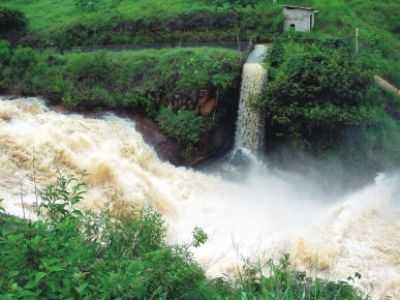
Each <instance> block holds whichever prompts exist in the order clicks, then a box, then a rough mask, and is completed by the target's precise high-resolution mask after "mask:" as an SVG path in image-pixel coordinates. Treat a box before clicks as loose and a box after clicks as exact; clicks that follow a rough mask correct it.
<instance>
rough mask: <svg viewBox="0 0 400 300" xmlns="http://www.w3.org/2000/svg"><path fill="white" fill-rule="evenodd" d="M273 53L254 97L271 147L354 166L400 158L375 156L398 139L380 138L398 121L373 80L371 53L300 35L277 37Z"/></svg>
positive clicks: (375, 165)
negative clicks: (336, 159) (261, 90)
mask: <svg viewBox="0 0 400 300" xmlns="http://www.w3.org/2000/svg"><path fill="white" fill-rule="evenodd" d="M271 53H272V55H271V56H270V58H269V61H268V64H269V67H270V72H269V74H270V76H269V77H270V78H269V82H268V83H267V85H266V89H265V92H264V96H263V97H262V98H261V99H259V101H258V107H259V108H263V109H265V111H266V114H267V119H268V122H267V124H268V126H269V128H268V130H267V132H268V141H267V144H269V145H270V149H273V148H280V147H282V146H289V147H291V148H294V149H296V150H297V151H305V152H308V153H311V154H313V155H314V156H316V157H319V158H323V157H327V156H331V155H334V156H339V157H340V160H344V161H345V162H346V166H347V168H348V169H350V168H352V167H353V168H354V170H358V171H359V168H366V169H368V170H369V171H372V172H376V171H379V170H381V169H382V168H383V167H384V166H383V165H385V167H387V164H386V163H383V161H386V162H387V161H389V160H390V159H395V160H396V161H399V160H398V155H394V156H391V158H389V157H386V159H383V160H381V161H379V159H378V157H380V158H382V156H384V155H383V154H384V153H386V151H389V149H393V148H396V147H397V146H400V143H399V142H398V141H397V139H393V140H390V141H389V140H388V139H384V136H387V135H388V134H390V135H392V133H389V132H393V126H398V125H396V121H395V120H393V119H392V118H391V116H390V115H389V114H388V113H387V112H386V110H387V108H388V105H389V102H388V100H389V99H390V98H389V97H388V96H387V95H385V94H383V93H382V92H381V91H380V90H379V89H378V87H377V86H376V85H375V84H374V80H373V75H374V74H376V73H377V72H378V70H379V66H376V65H375V64H374V63H373V61H371V60H370V59H367V58H371V57H370V56H364V55H362V54H360V55H355V54H354V52H353V51H352V49H351V47H350V46H349V45H348V44H347V43H346V41H343V40H335V39H331V38H328V37H324V36H314V37H313V36H311V37H310V36H306V37H304V36H301V35H300V36H297V35H295V36H288V37H286V38H281V39H280V40H278V41H277V43H276V44H275V45H274V47H273V49H272V52H271ZM390 120H392V121H390ZM389 124H391V125H390V126H389ZM378 128H379V129H378ZM389 152H390V153H393V151H389ZM389 152H387V153H389ZM366 162H368V163H366ZM392 162H393V160H392Z"/></svg>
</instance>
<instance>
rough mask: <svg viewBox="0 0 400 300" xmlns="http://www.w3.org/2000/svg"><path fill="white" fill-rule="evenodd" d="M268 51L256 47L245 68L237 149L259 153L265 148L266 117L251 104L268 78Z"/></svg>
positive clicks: (236, 136)
mask: <svg viewBox="0 0 400 300" xmlns="http://www.w3.org/2000/svg"><path fill="white" fill-rule="evenodd" d="M267 50H268V47H267V46H266V45H256V46H255V48H254V50H253V51H252V52H251V53H250V55H249V57H248V59H247V61H246V63H245V64H244V66H243V74H242V87H241V92H240V102H239V111H238V120H237V123H236V134H235V148H246V149H248V150H250V151H253V152H257V151H258V150H260V149H261V148H262V146H263V141H264V133H265V132H264V131H265V120H264V116H263V114H262V113H261V112H258V111H255V110H254V109H252V107H251V102H252V101H254V99H255V98H257V97H258V96H260V94H261V92H262V88H263V85H264V82H265V80H266V78H267V70H266V69H265V68H264V66H263V62H264V59H265V57H266V55H267Z"/></svg>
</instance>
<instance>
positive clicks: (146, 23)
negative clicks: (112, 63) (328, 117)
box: [1, 0, 282, 48]
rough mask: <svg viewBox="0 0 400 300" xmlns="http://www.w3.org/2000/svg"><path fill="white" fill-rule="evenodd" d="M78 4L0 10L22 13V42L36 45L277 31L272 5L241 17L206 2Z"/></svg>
mask: <svg viewBox="0 0 400 300" xmlns="http://www.w3.org/2000/svg"><path fill="white" fill-rule="evenodd" d="M77 2H79V1H74V0H66V1H63V2H62V5H60V2H59V1H58V0H39V1H28V2H27V1H21V0H17V1H14V0H4V1H2V3H1V5H2V6H5V7H7V8H11V9H17V10H20V11H22V12H24V13H25V14H26V16H27V18H28V19H29V31H30V34H29V35H28V36H27V41H28V43H29V44H31V45H35V46H43V45H44V46H54V45H55V46H58V47H62V48H68V47H72V46H89V45H108V44H148V43H159V42H163V43H164V42H167V43H179V42H204V41H213V42H216V41H235V40H236V39H237V24H239V23H240V24H241V33H240V38H241V39H243V40H247V39H248V38H250V37H254V38H255V37H260V38H262V39H271V37H272V34H273V33H275V32H279V31H281V30H282V26H281V25H282V18H280V17H279V15H280V9H279V7H276V6H273V5H272V4H271V2H272V1H266V2H263V3H262V4H260V5H258V9H242V10H241V13H240V16H239V15H237V14H236V13H235V12H232V11H229V10H227V9H223V8H222V9H221V8H217V7H216V6H213V5H210V4H209V1H208V0H191V1H188V0H168V1H162V0H154V1H148V0H138V1H130V0H117V1H116V0H97V1H93V2H95V3H97V4H96V5H95V6H94V7H93V9H86V8H82V7H80V6H79V5H76V3H77Z"/></svg>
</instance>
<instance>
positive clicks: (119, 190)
mask: <svg viewBox="0 0 400 300" xmlns="http://www.w3.org/2000/svg"><path fill="white" fill-rule="evenodd" d="M58 171H62V172H63V173H65V174H71V175H77V176H79V174H81V173H82V172H83V171H86V172H87V175H86V177H85V181H86V182H87V184H88V193H87V194H86V196H85V199H84V201H83V203H81V206H82V208H85V209H90V210H100V209H102V208H105V207H107V208H110V209H112V210H114V211H116V212H118V210H122V211H123V210H126V209H127V208H128V207H129V206H131V205H134V206H136V207H141V206H151V207H153V208H156V209H157V210H158V211H159V212H160V213H161V214H162V215H163V216H164V218H165V220H166V223H167V225H168V234H169V236H168V238H169V241H170V242H171V243H185V242H190V241H191V238H192V231H193V228H194V227H195V226H200V227H202V228H203V229H204V230H205V231H206V233H207V234H208V235H209V240H208V242H207V243H206V244H205V245H203V246H202V247H200V248H198V249H195V250H194V254H195V258H196V259H197V260H198V261H199V263H200V264H201V265H202V266H203V267H204V268H205V270H206V271H207V273H208V274H209V275H210V276H218V275H221V274H232V273H234V271H235V269H236V268H237V267H238V266H240V265H241V264H242V263H243V261H244V259H246V258H248V259H250V260H252V261H256V262H257V261H258V262H260V263H263V262H265V261H266V260H267V259H269V258H278V257H279V256H280V255H282V254H284V253H288V254H290V259H291V262H292V264H293V265H294V266H295V267H296V268H298V269H300V270H306V271H309V272H310V273H311V275H317V276H321V277H324V278H329V279H340V280H345V279H346V278H347V277H348V276H353V275H354V273H355V272H359V273H361V274H362V278H361V280H359V281H356V282H355V284H356V285H358V286H359V287H361V288H362V289H363V290H364V291H367V292H369V293H371V294H372V295H373V296H374V297H376V298H379V297H381V296H384V295H387V296H392V297H393V299H400V205H399V197H400V177H399V176H396V175H385V174H381V175H379V176H377V178H376V180H375V182H374V183H372V184H370V185H369V186H366V187H364V188H362V189H360V190H358V191H355V192H352V193H350V194H346V195H344V196H340V197H332V196H331V195H330V194H329V193H328V191H325V190H324V189H323V188H321V186H319V185H318V184H316V183H313V182H311V181H309V180H307V179H306V178H304V177H303V176H301V175H296V174H290V173H287V172H282V171H277V170H270V169H269V168H268V167H267V166H265V165H264V164H262V163H261V162H258V161H257V159H256V158H253V159H252V163H251V165H250V167H249V169H248V170H247V172H243V174H241V176H240V180H235V181H232V180H227V179H224V178H222V177H220V176H216V175H207V174H205V173H201V172H198V171H194V170H190V169H186V168H178V167H175V166H173V165H171V164H169V163H165V162H161V161H160V160H159V159H158V157H157V155H156V154H155V152H154V151H153V150H152V148H151V147H150V146H148V145H146V144H145V143H144V141H143V139H142V137H141V135H140V134H139V133H138V132H137V131H136V130H135V124H134V123H133V122H132V121H129V120H126V119H123V118H119V117H116V116H114V115H104V116H103V117H97V118H91V117H84V116H81V115H77V114H63V113H58V112H55V111H52V110H50V109H48V108H47V107H46V106H45V105H44V103H43V102H42V101H40V100H38V99H36V98H29V99H17V100H12V101H11V100H6V99H1V100H0V198H3V199H4V200H5V203H4V206H5V207H6V209H7V211H8V212H9V213H13V214H16V215H20V216H22V215H23V209H22V206H24V208H25V214H29V206H30V205H32V204H33V203H34V202H35V193H36V192H35V184H34V182H35V183H36V185H37V186H38V187H43V186H44V185H46V184H48V183H50V182H53V181H54V179H55V178H56V176H57V172H58ZM236 171H237V170H236Z"/></svg>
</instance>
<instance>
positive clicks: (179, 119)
mask: <svg viewBox="0 0 400 300" xmlns="http://www.w3.org/2000/svg"><path fill="white" fill-rule="evenodd" d="M157 121H158V123H159V125H160V128H161V129H162V130H163V131H164V132H166V133H167V134H168V135H170V136H172V137H175V138H176V139H177V140H178V141H179V142H180V143H181V144H183V145H190V144H196V143H197V142H198V141H199V138H200V134H201V133H202V132H203V130H204V129H205V119H204V117H202V116H199V115H197V114H196V113H195V112H193V111H190V110H178V111H177V112H174V111H173V110H172V109H169V108H165V107H163V108H161V110H160V113H159V115H158V117H157Z"/></svg>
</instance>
